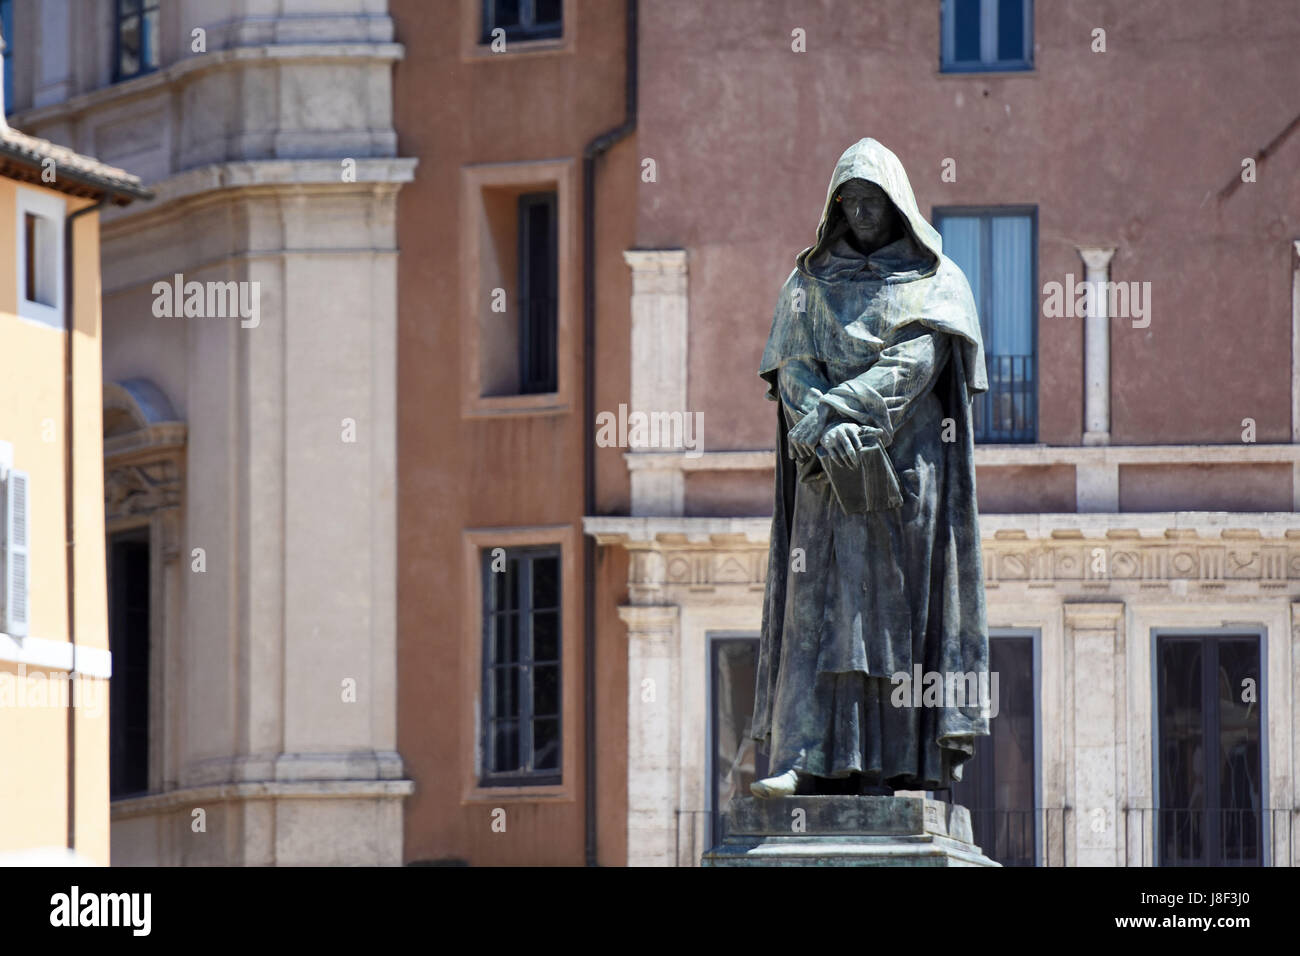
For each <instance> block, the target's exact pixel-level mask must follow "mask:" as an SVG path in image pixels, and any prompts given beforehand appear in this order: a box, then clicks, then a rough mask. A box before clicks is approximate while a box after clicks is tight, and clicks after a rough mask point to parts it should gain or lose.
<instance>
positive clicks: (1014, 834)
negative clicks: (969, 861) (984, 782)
mask: <svg viewBox="0 0 1300 956" xmlns="http://www.w3.org/2000/svg"><path fill="white" fill-rule="evenodd" d="M1071 813H1072V811H1071V809H1070V808H1069V807H1034V808H1033V809H1023V810H998V809H993V810H978V809H974V810H970V823H971V830H972V832H973V833H974V836H975V845H976V846H978V847H979V848H980V850H982V851H983V853H984V855H985V856H987V857H988V858H989V859H991V860H995V861H997V862H998V863H1001V864H1002V865H1003V866H1069V865H1070V861H1069V860H1068V859H1067V858H1066V840H1065V834H1066V832H1067V827H1066V821H1067V819H1069V815H1070V814H1071Z"/></svg>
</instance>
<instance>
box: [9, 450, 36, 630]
mask: <svg viewBox="0 0 1300 956" xmlns="http://www.w3.org/2000/svg"><path fill="white" fill-rule="evenodd" d="M27 489H28V483H27V472H25V471H17V470H14V469H10V471H9V477H8V480H7V481H6V482H5V582H4V587H5V620H4V629H5V633H7V634H9V635H10V636H11V637H25V636H26V635H27V620H28V604H29V602H28V588H29V580H30V575H29V570H28V546H27V542H28V533H29V532H28V524H29V521H28V519H29V516H30V514H31V507H30V503H29V501H28V494H27Z"/></svg>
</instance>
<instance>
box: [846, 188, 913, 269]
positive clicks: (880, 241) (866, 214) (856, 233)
mask: <svg viewBox="0 0 1300 956" xmlns="http://www.w3.org/2000/svg"><path fill="white" fill-rule="evenodd" d="M835 196H836V199H837V202H838V203H839V207H840V210H841V212H842V213H843V215H844V219H845V221H846V222H847V223H848V226H849V232H850V233H851V234H852V236H853V239H854V240H855V245H857V247H858V248H859V249H861V250H862V251H863V252H865V253H871V252H874V251H875V250H877V249H879V248H880V247H881V246H883V245H885V244H886V243H888V242H892V241H893V240H894V239H895V238H897V234H898V232H899V228H898V210H897V209H895V208H894V203H893V201H892V200H890V198H889V196H888V194H886V192H885V191H884V190H883V189H881V188H880V187H879V186H877V185H876V184H875V183H869V182H866V181H865V180H862V179H850V180H849V181H848V182H847V183H845V184H844V185H843V186H841V187H840V188H839V189H838V190H837V191H836V193H835Z"/></svg>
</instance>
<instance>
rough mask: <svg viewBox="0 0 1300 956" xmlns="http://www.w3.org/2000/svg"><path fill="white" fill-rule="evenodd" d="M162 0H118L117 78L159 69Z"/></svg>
mask: <svg viewBox="0 0 1300 956" xmlns="http://www.w3.org/2000/svg"><path fill="white" fill-rule="evenodd" d="M158 4H159V0H117V65H116V78H117V79H118V80H129V79H130V78H131V77H133V76H140V75H142V74H144V73H150V72H152V71H153V70H156V69H158Z"/></svg>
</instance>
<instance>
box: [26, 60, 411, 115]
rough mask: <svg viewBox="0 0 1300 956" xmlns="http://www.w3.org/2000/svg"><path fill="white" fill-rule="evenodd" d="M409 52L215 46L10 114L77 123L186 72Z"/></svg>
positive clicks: (157, 89) (159, 87)
mask: <svg viewBox="0 0 1300 956" xmlns="http://www.w3.org/2000/svg"><path fill="white" fill-rule="evenodd" d="M403 56H405V48H404V47H403V46H402V44H400V43H269V44H253V45H249V46H237V47H231V48H229V49H225V50H213V51H211V52H210V53H199V54H194V55H192V56H187V57H185V58H184V59H181V60H177V61H176V62H175V63H172V64H170V65H169V66H165V67H163V68H162V69H160V70H155V71H154V72H152V73H147V74H145V75H144V76H139V77H135V78H134V79H130V80H124V81H122V82H120V83H112V84H110V85H108V86H101V87H99V88H98V89H95V90H91V91H89V92H87V93H79V94H77V95H76V96H71V97H69V98H68V99H66V100H62V101H60V102H58V103H51V104H50V105H49V106H37V107H33V108H31V109H27V110H23V111H22V112H20V113H16V114H14V116H12V117H11V119H12V121H13V125H14V126H15V127H16V128H19V129H22V128H25V127H28V126H43V125H44V124H46V123H53V122H61V123H70V122H75V121H76V120H78V119H79V118H80V117H81V114H82V113H86V112H89V111H91V110H97V109H100V108H102V107H105V106H108V105H110V104H114V103H117V102H118V101H122V100H128V99H132V98H134V97H137V96H142V95H145V94H148V93H155V92H160V91H162V90H165V89H167V88H168V87H170V86H171V85H172V84H173V83H175V82H176V81H177V80H179V79H180V78H181V77H193V76H195V75H197V74H199V73H205V72H209V71H212V70H218V69H223V68H227V67H231V66H244V65H249V64H255V63H260V62H264V61H266V60H285V61H296V62H299V63H311V62H337V61H339V60H377V61H380V62H385V63H396V62H397V61H399V60H401V59H402V58H403Z"/></svg>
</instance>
